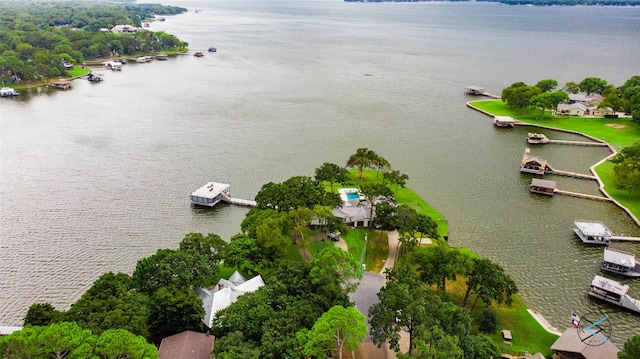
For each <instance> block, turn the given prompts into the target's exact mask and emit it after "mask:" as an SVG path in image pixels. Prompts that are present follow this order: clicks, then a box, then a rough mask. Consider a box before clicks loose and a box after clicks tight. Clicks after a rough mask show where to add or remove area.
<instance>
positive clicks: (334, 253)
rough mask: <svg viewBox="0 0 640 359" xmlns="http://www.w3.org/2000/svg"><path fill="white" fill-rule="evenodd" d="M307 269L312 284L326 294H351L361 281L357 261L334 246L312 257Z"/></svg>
mask: <svg viewBox="0 0 640 359" xmlns="http://www.w3.org/2000/svg"><path fill="white" fill-rule="evenodd" d="M309 267H310V272H309V276H310V278H311V281H312V283H313V284H314V285H317V286H318V287H319V289H324V290H325V291H326V292H328V293H334V292H335V293H345V294H350V293H353V292H355V290H356V289H357V288H358V284H359V281H360V279H362V272H361V270H360V266H359V263H358V260H357V259H356V258H355V257H354V256H353V255H351V254H350V253H348V252H346V251H344V250H342V249H340V248H338V247H334V246H329V247H326V248H324V249H322V251H320V253H318V254H316V255H315V256H313V257H312V258H311V261H310V262H309Z"/></svg>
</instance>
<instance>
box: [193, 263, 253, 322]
mask: <svg viewBox="0 0 640 359" xmlns="http://www.w3.org/2000/svg"><path fill="white" fill-rule="evenodd" d="M263 285H264V280H263V279H262V276H260V275H257V276H255V277H253V278H251V279H249V280H245V279H244V277H243V276H242V275H241V274H240V273H238V271H235V272H234V273H233V274H232V275H231V277H229V279H228V280H227V279H220V280H219V281H218V284H216V285H215V286H214V287H213V289H205V288H196V290H195V291H196V294H197V295H198V298H200V299H202V306H203V307H204V311H205V315H204V320H203V321H204V323H205V324H206V325H207V326H208V327H209V328H211V326H212V321H213V318H215V316H216V313H217V312H218V311H220V310H222V309H224V308H226V307H228V306H230V305H231V304H232V303H234V302H235V301H237V300H238V297H239V296H241V295H243V294H245V293H251V292H255V291H256V290H258V288H260V287H262V286H263Z"/></svg>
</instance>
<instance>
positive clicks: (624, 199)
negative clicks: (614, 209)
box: [595, 161, 640, 217]
mask: <svg viewBox="0 0 640 359" xmlns="http://www.w3.org/2000/svg"><path fill="white" fill-rule="evenodd" d="M614 166H615V164H613V163H611V162H608V161H607V162H604V163H602V164H601V165H600V166H598V167H596V168H595V170H596V173H598V177H600V180H602V183H604V185H605V188H606V190H607V193H609V195H610V196H611V197H613V198H615V199H616V201H618V202H620V204H622V205H623V206H625V207H627V208H628V209H629V210H630V211H631V212H632V213H633V214H634V215H635V216H636V217H640V192H635V193H630V192H628V191H625V190H620V189H617V188H616V187H615V186H614V181H615V174H614V173H613V167H614Z"/></svg>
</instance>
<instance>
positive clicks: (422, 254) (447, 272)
mask: <svg viewBox="0 0 640 359" xmlns="http://www.w3.org/2000/svg"><path fill="white" fill-rule="evenodd" d="M410 259H411V263H413V264H414V265H415V266H416V271H417V272H418V274H419V275H420V278H421V279H422V281H424V282H425V283H427V284H430V285H431V284H435V285H436V286H437V288H438V290H439V291H442V292H446V285H447V280H453V281H455V280H456V278H457V276H458V275H463V274H466V273H467V271H468V270H469V268H470V265H471V259H470V258H469V256H467V255H464V254H463V253H462V252H461V251H460V250H458V249H457V248H451V247H449V246H440V245H439V246H429V247H420V248H418V249H416V250H415V251H413V252H412V253H411V254H410Z"/></svg>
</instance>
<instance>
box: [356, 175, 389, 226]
mask: <svg viewBox="0 0 640 359" xmlns="http://www.w3.org/2000/svg"><path fill="white" fill-rule="evenodd" d="M360 194H362V196H363V197H364V200H365V201H367V202H369V203H370V204H371V209H370V211H369V218H373V213H374V210H375V207H376V206H377V205H379V204H380V203H395V201H396V200H395V197H394V195H393V191H391V189H390V188H389V187H387V186H385V185H383V184H382V183H365V184H363V185H362V187H360Z"/></svg>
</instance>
